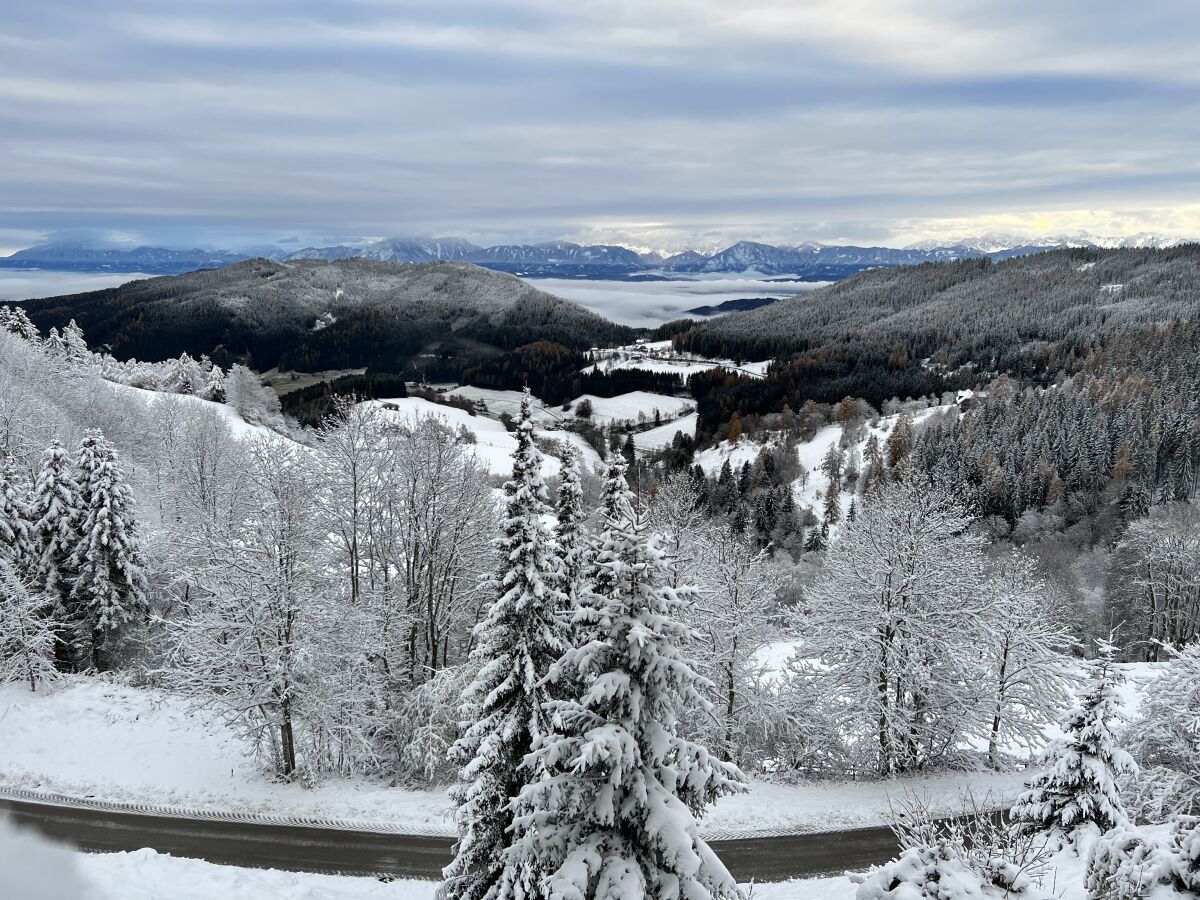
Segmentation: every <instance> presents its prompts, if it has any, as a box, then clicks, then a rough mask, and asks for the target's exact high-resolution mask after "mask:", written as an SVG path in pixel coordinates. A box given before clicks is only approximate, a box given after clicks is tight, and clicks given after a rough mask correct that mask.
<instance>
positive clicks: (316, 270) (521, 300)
mask: <svg viewBox="0 0 1200 900" xmlns="http://www.w3.org/2000/svg"><path fill="white" fill-rule="evenodd" d="M24 306H25V308H26V310H27V311H28V313H29V316H30V317H31V318H32V319H33V321H34V322H35V323H36V324H37V325H38V327H39V328H40V329H42V331H46V330H48V329H49V328H50V327H52V326H57V327H58V328H60V329H61V328H62V327H63V326H64V325H66V324H67V322H69V321H70V320H71V319H75V320H76V321H77V322H78V323H79V325H80V326H82V328H83V330H84V332H85V333H86V334H87V336H88V340H89V341H90V342H91V344H92V346H95V347H99V346H103V345H108V346H109V347H110V348H111V349H112V352H113V355H114V356H116V357H118V358H122V359H127V358H130V357H136V358H138V359H142V360H149V361H157V360H163V359H167V358H169V357H177V356H179V354H180V353H182V352H187V353H189V354H192V355H193V356H199V355H200V354H208V355H210V356H213V357H214V358H216V359H218V360H221V361H222V362H223V364H228V360H230V359H235V358H240V359H246V360H247V361H248V362H249V364H250V365H252V366H253V367H254V368H256V369H259V370H263V369H268V368H271V367H272V366H276V365H279V366H282V367H284V368H292V369H298V370H302V371H315V370H321V369H335V368H354V367H363V366H367V367H371V368H377V369H379V370H382V371H401V370H402V369H403V367H404V366H405V365H406V364H407V363H408V362H409V361H410V360H411V359H412V358H413V357H415V356H417V355H419V354H426V353H438V354H449V355H458V354H462V353H469V354H471V355H473V356H485V357H486V356H488V355H496V354H497V353H498V351H501V350H508V349H512V348H514V347H518V346H521V345H524V344H528V343H530V342H533V341H539V340H548V341H553V342H555V343H558V344H562V345H565V346H566V347H569V348H573V349H580V348H586V347H589V346H592V345H594V344H605V345H612V344H619V343H625V342H628V341H630V340H631V339H632V335H633V331H632V329H629V328H626V327H624V326H621V325H616V324H614V323H612V322H609V321H608V320H606V319H604V318H602V317H601V316H598V315H596V314H594V313H592V312H589V311H588V310H586V309H584V308H583V307H581V306H579V305H577V304H575V303H571V302H569V301H567V300H563V299H562V298H560V297H555V296H553V295H551V294H547V293H545V292H543V291H539V290H537V289H536V288H533V287H531V286H530V285H528V284H527V283H525V282H524V281H521V280H520V279H519V278H515V277H513V276H511V275H505V274H503V273H500V272H493V271H489V270H487V269H481V268H478V267H476V266H473V265H470V264H467V263H462V262H435V263H426V264H400V263H391V262H379V261H374V260H364V259H345V260H336V261H327V260H298V261H289V262H272V261H270V260H265V259H252V260H247V261H245V262H240V263H236V264H234V265H231V266H226V267H225V268H222V269H214V270H207V271H200V272H192V273H189V274H187V275H178V276H171V277H163V278H150V279H145V280H142V281H132V282H129V283H128V284H124V285H121V286H120V287H117V288H111V289H108V290H102V291H91V292H88V293H83V294H71V295H66V296H61V297H50V298H46V299H41V300H31V301H28V302H26V303H25V304H24Z"/></svg>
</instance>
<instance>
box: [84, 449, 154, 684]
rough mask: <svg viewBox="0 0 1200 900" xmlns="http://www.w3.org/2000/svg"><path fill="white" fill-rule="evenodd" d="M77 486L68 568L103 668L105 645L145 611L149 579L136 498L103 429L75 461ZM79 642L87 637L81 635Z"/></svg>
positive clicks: (94, 657) (97, 661) (95, 659)
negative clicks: (135, 511) (77, 516)
mask: <svg viewBox="0 0 1200 900" xmlns="http://www.w3.org/2000/svg"><path fill="white" fill-rule="evenodd" d="M75 472H76V478H77V479H78V481H79V496H80V519H79V524H78V532H79V535H80V537H79V542H78V543H77V544H76V545H75V549H74V551H73V552H72V553H71V557H70V560H69V562H68V565H69V566H70V568H71V570H72V572H73V573H74V583H73V587H72V589H71V597H72V599H73V600H74V601H75V603H76V604H77V605H78V607H79V608H80V610H81V612H84V611H85V612H86V616H87V620H88V624H89V625H90V635H88V638H89V640H88V643H90V645H91V653H92V663H93V665H95V666H96V668H102V664H103V659H102V649H103V645H104V640H105V638H106V637H107V635H109V634H110V633H111V632H112V631H113V630H114V629H116V628H117V627H118V626H119V625H121V624H123V623H125V622H128V621H129V620H130V619H131V618H132V617H133V616H135V615H137V614H139V613H144V612H145V611H146V575H145V572H144V571H143V569H144V563H143V561H142V555H141V550H140V548H139V542H138V534H137V523H136V521H135V520H134V515H133V496H132V493H131V491H130V489H129V484H128V483H127V482H126V480H125V473H124V472H123V471H122V470H121V466H120V463H119V462H118V460H117V451H116V450H115V449H114V448H113V446H112V444H110V443H109V442H108V441H107V440H105V438H104V435H103V434H102V433H101V432H100V431H99V430H92V431H89V432H87V434H86V435H85V436H84V439H83V441H82V443H81V444H80V445H79V452H78V454H77V455H76V457H75ZM80 637H81V640H82V639H83V635H81V636H80Z"/></svg>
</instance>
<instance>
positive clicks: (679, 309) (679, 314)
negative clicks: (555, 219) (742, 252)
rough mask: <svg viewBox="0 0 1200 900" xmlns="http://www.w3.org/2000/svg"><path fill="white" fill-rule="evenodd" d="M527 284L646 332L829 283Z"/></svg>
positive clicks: (714, 279) (718, 279) (710, 279)
mask: <svg viewBox="0 0 1200 900" xmlns="http://www.w3.org/2000/svg"><path fill="white" fill-rule="evenodd" d="M526 280H527V281H528V282H529V283H530V284H532V285H534V286H535V287H538V288H540V289H541V290H543V291H547V292H548V293H551V294H557V295H558V296H559V297H565V298H566V299H568V300H574V301H575V302H576V303H580V304H582V305H583V306H586V307H587V308H588V309H590V310H591V311H592V312H595V313H599V314H600V315H602V316H604V317H605V318H608V319H612V320H613V321H614V322H620V323H621V324H623V325H634V326H638V327H645V328H651V327H653V326H655V325H661V324H662V323H663V322H669V321H671V320H672V319H680V318H685V317H686V312H685V311H686V310H689V309H692V308H693V307H696V306H716V305H717V304H719V303H722V302H724V301H726V300H737V299H742V298H747V297H754V298H757V297H790V296H793V295H794V294H803V293H805V292H806V291H811V290H812V289H813V288H817V287H820V286H821V284H823V283H824V282H805V281H773V280H772V281H768V280H766V279H762V278H745V277H738V276H714V275H703V276H695V277H693V278H688V279H686V280H685V279H675V280H671V281H590V280H588V281H585V280H582V279H574V278H528V279H526Z"/></svg>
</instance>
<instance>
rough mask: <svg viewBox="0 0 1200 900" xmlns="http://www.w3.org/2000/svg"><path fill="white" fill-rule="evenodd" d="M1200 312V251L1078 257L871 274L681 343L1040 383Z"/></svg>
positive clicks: (745, 354) (731, 353)
mask: <svg viewBox="0 0 1200 900" xmlns="http://www.w3.org/2000/svg"><path fill="white" fill-rule="evenodd" d="M1198 311H1200V244H1186V245H1180V246H1178V247H1173V248H1170V249H1166V250H1144V249H1119V250H1097V249H1075V250H1059V251H1054V252H1049V253H1043V254H1039V255H1036V256H1023V257H1019V258H1016V259H1010V260H1006V261H1004V262H999V263H993V262H992V261H991V260H989V259H973V260H965V261H961V262H946V263H927V264H924V265H920V266H911V267H906V268H899V269H875V270H871V271H868V272H863V273H861V274H859V275H856V276H854V277H853V278H850V279H847V280H846V281H843V282H839V283H838V284H834V285H830V286H828V287H825V288H820V289H818V290H815V291H812V292H810V293H806V294H803V295H801V296H798V297H794V298H789V299H785V300H781V301H779V302H777V303H774V304H772V305H770V306H767V307H764V308H762V309H758V310H754V311H751V312H745V313H735V314H733V315H730V316H725V317H722V318H720V319H715V320H713V321H708V322H703V323H701V324H699V325H697V326H696V327H694V328H693V329H691V330H690V331H689V332H687V333H685V334H683V335H681V336H680V337H679V338H678V341H679V343H680V344H681V345H682V346H683V347H685V348H686V349H689V350H693V351H696V352H699V353H704V354H710V355H715V356H727V357H734V358H740V359H765V358H768V357H782V356H789V355H793V354H804V355H810V356H812V357H813V358H814V361H816V362H819V363H820V364H821V365H829V364H831V363H835V362H836V361H837V360H842V361H846V362H847V363H849V362H850V361H853V363H854V365H855V366H864V365H871V364H872V363H874V362H878V363H882V364H883V365H885V366H888V367H890V368H892V369H894V370H900V369H904V368H907V367H908V366H909V365H911V364H912V363H916V362H917V361H919V360H922V359H925V358H927V357H936V358H937V361H939V362H943V363H945V364H947V365H950V366H957V365H961V364H963V363H968V362H969V363H974V364H976V365H979V366H982V367H984V368H986V369H991V370H995V371H1006V372H1010V373H1022V374H1028V375H1036V374H1037V373H1038V372H1039V371H1040V372H1046V371H1056V370H1058V369H1059V368H1061V367H1062V363H1063V362H1064V360H1067V359H1068V357H1071V356H1072V355H1073V356H1074V357H1075V358H1077V359H1082V358H1083V357H1084V356H1085V355H1086V354H1087V353H1088V352H1089V350H1091V349H1093V348H1095V347H1096V346H1097V345H1100V344H1104V343H1107V339H1108V338H1110V337H1112V336H1113V335H1121V334H1128V333H1131V332H1136V331H1139V330H1142V329H1144V328H1145V327H1147V326H1149V325H1150V324H1151V323H1160V324H1166V323H1171V322H1175V321H1191V320H1194V319H1196V318H1197V315H1198ZM834 367H835V368H838V366H836V365H835V366H834ZM1067 367H1068V368H1070V366H1069V365H1067Z"/></svg>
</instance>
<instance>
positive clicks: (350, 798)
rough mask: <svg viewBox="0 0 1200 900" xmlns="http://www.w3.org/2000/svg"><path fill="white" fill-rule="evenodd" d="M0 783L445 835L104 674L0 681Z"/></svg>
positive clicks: (951, 778)
mask: <svg viewBox="0 0 1200 900" xmlns="http://www.w3.org/2000/svg"><path fill="white" fill-rule="evenodd" d="M1019 784H1020V776H1019V775H1012V774H1002V775H993V774H987V773H970V774H962V773H957V774H950V775H938V776H933V777H929V778H919V779H900V780H896V781H892V782H887V783H886V784H884V785H880V784H877V783H872V782H858V783H848V784H839V783H819V784H804V785H785V784H774V783H767V782H756V783H754V784H753V785H752V787H751V791H750V793H748V794H743V795H738V796H734V797H726V798H722V800H721V801H720V802H719V803H718V804H717V806H716V808H715V809H714V810H713V811H712V812H711V813H710V814H709V816H708V817H707V818H706V820H705V823H704V827H705V829H706V831H708V832H710V833H711V832H713V831H731V830H732V831H743V830H747V831H749V830H753V831H771V830H775V831H792V830H795V831H820V830H825V829H829V828H840V827H846V826H854V825H870V824H880V823H882V822H884V821H885V820H886V815H887V810H888V802H887V797H888V795H889V794H890V795H893V796H901V795H903V793H904V792H905V791H916V792H918V793H928V794H929V795H930V796H931V798H934V799H935V800H937V801H938V802H941V803H943V804H944V806H945V808H946V810H947V811H951V810H953V809H954V808H956V801H957V800H958V798H959V796H960V794H961V793H962V790H963V789H964V788H965V787H967V786H972V788H973V790H974V791H975V793H976V795H977V796H978V795H982V794H985V793H987V792H988V791H991V792H992V793H993V794H994V795H996V797H997V798H998V799H1000V800H1003V801H1005V802H1007V801H1008V800H1011V799H1014V798H1015V795H1016V791H1017V790H1018V788H1019ZM0 786H9V787H19V788H26V789H31V790H40V791H46V792H53V793H62V794H68V795H72V796H77V797H90V798H94V799H98V800H113V801H123V802H147V803H157V804H162V805H167V806H178V807H187V808H199V809H211V810H221V811H226V812H230V811H236V812H243V813H270V814H272V815H297V816H315V817H320V818H326V819H342V820H354V821H359V822H379V823H390V824H393V825H400V826H403V827H404V828H406V829H410V830H413V831H414V832H418V833H432V834H438V833H440V834H451V833H452V832H453V826H452V820H451V818H450V815H449V801H448V799H447V795H446V793H445V790H443V789H435V790H428V791H411V790H404V789H401V788H393V787H387V786H384V785H382V784H379V783H377V782H371V781H368V780H365V779H345V780H340V781H332V782H325V783H323V784H321V785H319V786H317V787H314V788H308V787H305V786H303V785H301V784H282V783H277V782H274V781H271V780H270V779H269V777H268V776H267V775H266V774H265V773H264V771H263V770H262V768H261V767H260V766H259V765H258V764H257V762H256V761H255V760H254V759H252V758H250V757H247V756H246V755H245V751H244V745H243V744H242V743H241V741H240V740H239V739H238V738H237V737H236V736H235V735H234V734H233V733H232V732H231V730H230V729H229V728H228V727H227V726H226V725H225V724H224V723H223V722H222V721H221V720H220V719H219V718H218V717H216V716H215V715H213V714H211V713H207V712H196V711H193V710H190V709H189V708H187V707H186V706H185V705H184V703H183V702H182V701H181V700H180V699H179V698H178V697H175V696H172V695H170V694H168V693H166V692H164V691H161V690H155V689H146V688H134V687H129V686H127V685H124V684H120V683H117V682H115V681H111V680H108V679H105V678H99V677H91V678H89V677H83V676H75V677H68V678H64V679H63V680H62V681H60V682H59V683H58V684H57V685H54V686H49V687H47V688H46V690H45V691H39V692H38V693H36V694H35V693H31V692H30V691H28V690H27V689H26V688H24V687H23V686H21V685H8V686H5V687H0Z"/></svg>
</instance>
